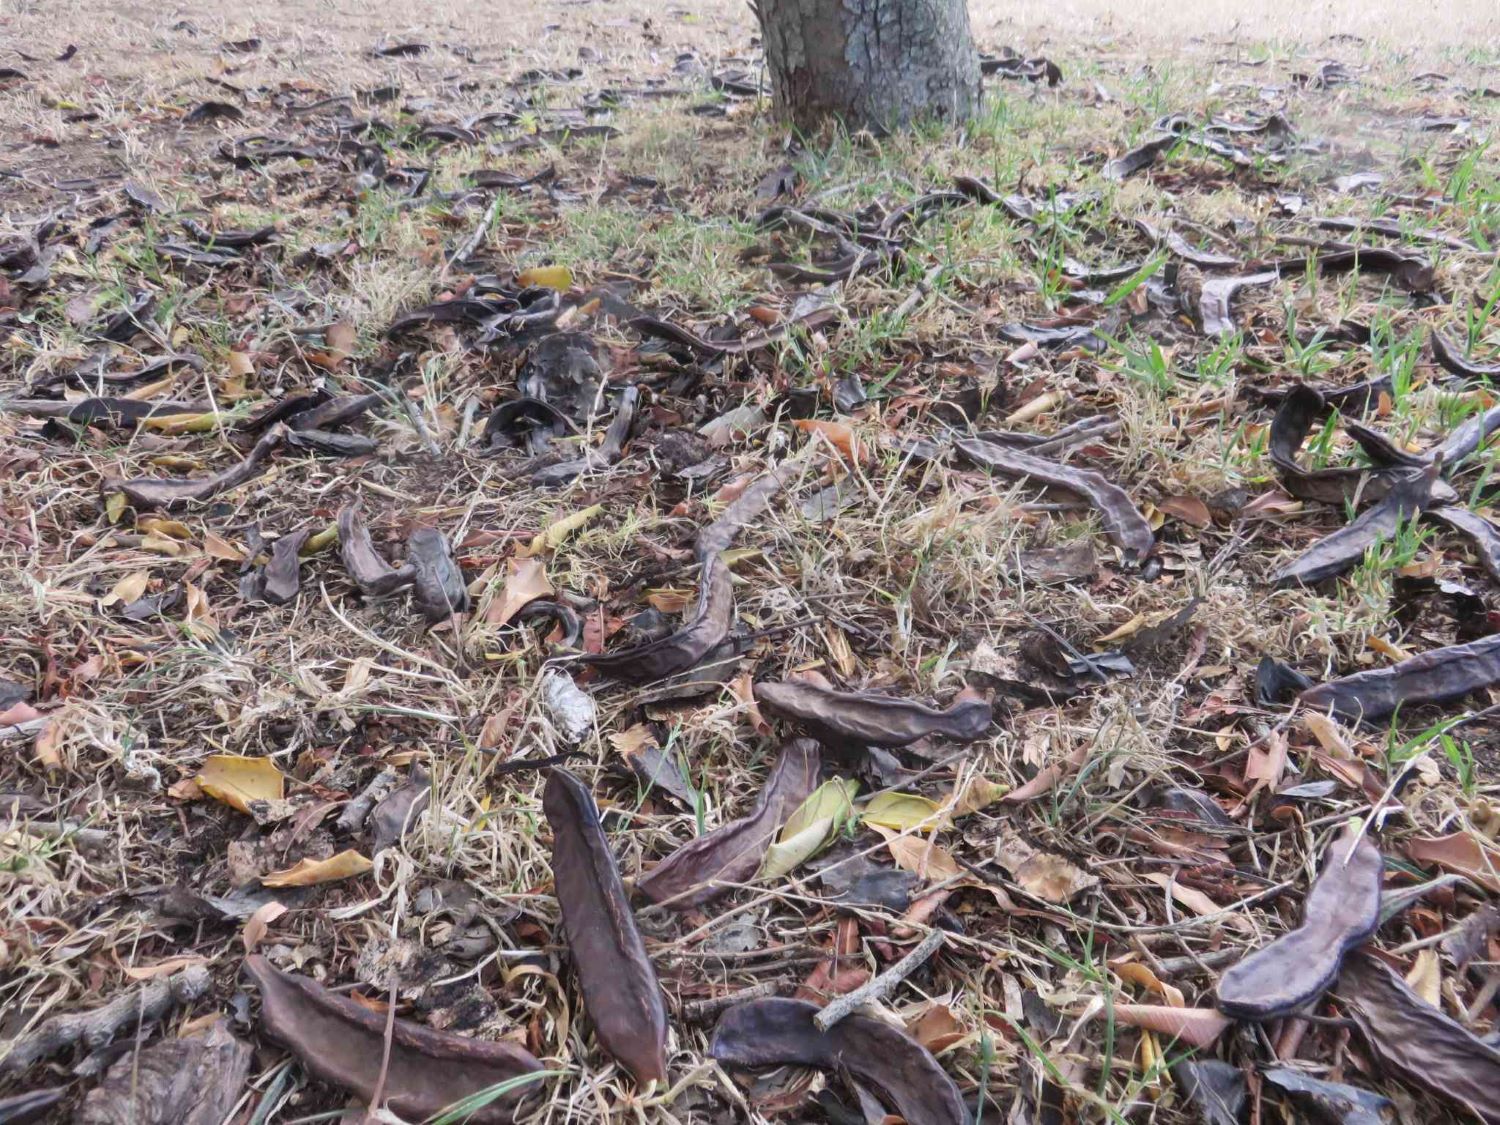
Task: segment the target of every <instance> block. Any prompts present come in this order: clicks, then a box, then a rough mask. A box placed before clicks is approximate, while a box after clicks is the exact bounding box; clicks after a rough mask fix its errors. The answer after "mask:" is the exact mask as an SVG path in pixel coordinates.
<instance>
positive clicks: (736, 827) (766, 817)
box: [635, 738, 822, 910]
mask: <svg viewBox="0 0 1500 1125" xmlns="http://www.w3.org/2000/svg"><path fill="white" fill-rule="evenodd" d="M821 765H822V757H821V755H820V754H819V752H818V744H817V743H816V742H814V741H813V740H812V739H810V738H797V739H793V740H792V741H791V742H788V743H787V744H786V745H785V746H784V747H782V750H781V756H780V757H779V758H777V760H776V765H775V767H774V768H773V769H772V770H771V773H770V776H768V777H767V778H766V784H765V787H764V788H763V789H762V790H761V791H760V797H759V799H757V800H756V802H755V808H754V809H753V810H752V811H751V813H750V815H749V816H744V817H741V818H740V819H739V820H731V821H730V822H729V823H727V824H725V825H723V826H721V827H719V828H716V829H714V830H713V831H712V832H706V833H704V834H703V835H702V836H699V837H698V838H697V839H695V840H692V841H690V842H689V843H686V844H684V845H683V846H682V847H680V848H678V849H677V850H676V851H675V852H673V853H672V854H671V855H669V856H667V858H666V859H664V860H662V861H661V862H660V863H658V864H657V865H656V866H655V867H653V868H652V869H651V870H650V871H648V872H646V874H644V875H642V876H641V877H640V878H639V879H637V880H636V884H635V885H636V889H637V890H639V891H640V892H641V893H642V894H644V895H645V896H646V897H647V898H649V899H650V900H651V901H652V902H663V901H665V900H668V899H670V900H671V901H670V902H669V903H668V905H669V906H670V907H671V908H672V909H673V910H688V909H690V908H692V907H695V906H701V905H702V904H703V903H705V902H710V901H712V900H713V899H716V898H718V897H719V896H720V895H723V894H728V893H729V891H730V890H731V889H732V888H731V887H728V886H715V885H714V883H716V882H722V883H744V882H748V881H749V880H751V879H753V878H754V877H755V873H756V872H757V871H759V870H760V863H761V859H762V857H764V855H765V853H766V847H767V846H768V845H769V844H770V843H771V840H772V839H773V838H774V837H775V835H776V832H777V830H778V829H780V827H781V825H782V823H783V822H784V821H785V820H786V818H787V817H788V816H790V815H791V813H792V811H793V810H795V809H796V808H797V806H798V805H800V804H802V802H803V801H805V800H807V795H808V794H809V793H811V792H812V791H813V787H814V786H815V785H817V783H818V770H819V768H820V767H821Z"/></svg>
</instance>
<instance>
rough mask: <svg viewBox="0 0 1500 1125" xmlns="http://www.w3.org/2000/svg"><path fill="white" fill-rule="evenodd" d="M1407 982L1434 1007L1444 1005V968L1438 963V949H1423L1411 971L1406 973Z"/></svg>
mask: <svg viewBox="0 0 1500 1125" xmlns="http://www.w3.org/2000/svg"><path fill="white" fill-rule="evenodd" d="M1406 983H1407V985H1408V986H1409V987H1410V988H1411V990H1412V991H1413V992H1415V993H1416V994H1417V995H1418V996H1420V997H1421V998H1422V999H1423V1000H1425V1001H1427V1003H1429V1004H1431V1005H1432V1006H1433V1007H1434V1008H1441V1007H1442V1006H1443V970H1442V967H1441V966H1440V965H1439V964H1438V954H1437V950H1436V949H1421V950H1418V951H1417V956H1416V959H1415V960H1414V961H1412V965H1411V972H1409V973H1407V974H1406Z"/></svg>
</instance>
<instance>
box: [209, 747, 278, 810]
mask: <svg viewBox="0 0 1500 1125" xmlns="http://www.w3.org/2000/svg"><path fill="white" fill-rule="evenodd" d="M193 780H194V781H196V782H197V783H198V788H199V789H201V790H202V791H203V792H205V793H207V794H208V795H209V796H210V797H212V798H213V799H214V800H216V801H223V802H224V804H226V805H228V806H229V807H230V808H233V809H238V810H239V811H240V812H242V813H248V812H249V811H250V805H251V803H252V802H255V801H279V800H281V798H282V794H283V793H284V792H285V785H286V777H285V775H283V774H282V772H281V771H280V770H279V769H277V768H276V763H275V762H273V761H271V759H270V758H245V757H240V756H239V755H237V754H211V755H209V756H208V757H207V758H205V759H204V760H203V766H202V768H201V769H200V770H199V771H198V775H197V776H196V777H195V778H194V779H193Z"/></svg>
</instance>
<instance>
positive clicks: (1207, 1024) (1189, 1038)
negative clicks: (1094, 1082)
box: [1100, 1004, 1230, 1049]
mask: <svg viewBox="0 0 1500 1125" xmlns="http://www.w3.org/2000/svg"><path fill="white" fill-rule="evenodd" d="M1112 1011H1113V1013H1114V1018H1115V1022H1116V1023H1123V1024H1124V1025H1125V1026H1126V1027H1139V1028H1141V1029H1142V1030H1143V1031H1154V1032H1156V1033H1157V1034H1158V1035H1165V1036H1167V1037H1168V1038H1169V1039H1176V1040H1178V1041H1180V1042H1182V1043H1186V1044H1187V1045H1188V1046H1189V1047H1198V1048H1200V1049H1207V1048H1209V1047H1212V1046H1213V1045H1214V1040H1215V1039H1217V1038H1218V1037H1219V1036H1220V1035H1222V1034H1223V1033H1224V1029H1225V1028H1226V1027H1228V1026H1229V1022H1230V1021H1229V1017H1228V1016H1225V1015H1224V1014H1223V1013H1221V1012H1216V1011H1214V1010H1213V1009H1212V1008H1174V1007H1171V1006H1169V1005H1166V1004H1116V1005H1114V1007H1113V1009H1112ZM1100 1012H1101V1014H1102V1013H1103V1009H1102V1008H1101V1009H1100Z"/></svg>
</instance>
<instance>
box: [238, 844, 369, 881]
mask: <svg viewBox="0 0 1500 1125" xmlns="http://www.w3.org/2000/svg"><path fill="white" fill-rule="evenodd" d="M374 866H375V865H374V864H373V863H371V862H370V861H369V860H368V859H366V858H365V857H364V856H362V855H360V854H359V853H358V852H357V851H354V850H353V849H352V848H351V849H349V850H347V851H342V852H339V854H338V855H331V856H329V857H328V858H327V859H299V860H298V861H297V862H296V863H294V864H293V865H292V866H291V867H288V868H286V869H285V870H283V871H273V872H271V873H270V874H269V875H262V876H261V877H260V882H261V885H262V886H265V887H310V886H312V885H313V884H314V883H331V882H333V881H334V880H336V879H352V878H354V877H355V876H357V875H363V874H365V872H367V871H369V870H370V869H371V868H373V867H374Z"/></svg>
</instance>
